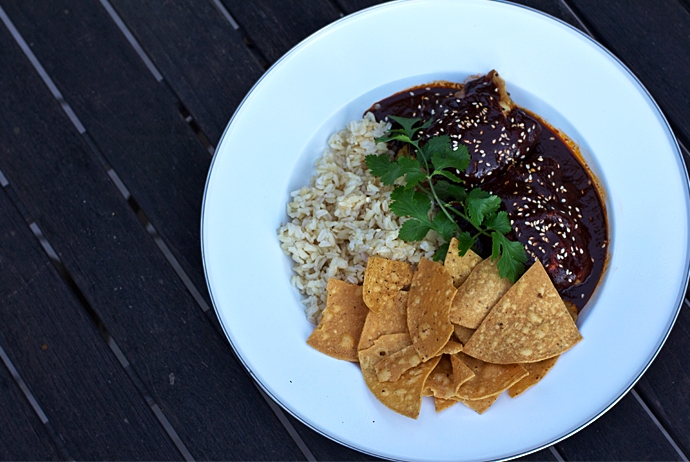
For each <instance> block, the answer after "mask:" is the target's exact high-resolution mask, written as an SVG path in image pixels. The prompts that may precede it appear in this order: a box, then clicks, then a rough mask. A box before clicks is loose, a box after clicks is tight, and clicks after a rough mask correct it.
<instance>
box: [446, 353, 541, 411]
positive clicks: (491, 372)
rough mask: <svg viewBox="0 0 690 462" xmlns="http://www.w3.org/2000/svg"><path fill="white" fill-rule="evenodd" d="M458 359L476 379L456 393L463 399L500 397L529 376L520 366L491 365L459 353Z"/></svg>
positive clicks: (464, 384) (461, 386)
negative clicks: (500, 394) (503, 392)
mask: <svg viewBox="0 0 690 462" xmlns="http://www.w3.org/2000/svg"><path fill="white" fill-rule="evenodd" d="M456 357H457V358H458V359H459V360H461V361H462V362H463V363H465V365H466V366H467V367H469V368H470V369H471V370H472V372H474V377H472V378H471V379H469V380H468V381H466V382H465V383H463V384H462V385H460V388H458V390H457V392H456V393H455V396H456V397H458V398H461V399H468V400H475V399H482V398H488V397H490V396H494V395H498V394H499V393H501V392H502V391H505V390H507V389H508V388H509V387H510V386H511V385H513V384H515V383H517V382H518V381H519V380H520V379H521V378H523V377H524V376H526V375H527V371H526V370H525V368H524V367H522V366H521V365H519V364H491V363H486V362H484V361H481V360H479V359H475V358H472V357H470V356H467V355H466V354H464V353H458V354H457V355H456Z"/></svg>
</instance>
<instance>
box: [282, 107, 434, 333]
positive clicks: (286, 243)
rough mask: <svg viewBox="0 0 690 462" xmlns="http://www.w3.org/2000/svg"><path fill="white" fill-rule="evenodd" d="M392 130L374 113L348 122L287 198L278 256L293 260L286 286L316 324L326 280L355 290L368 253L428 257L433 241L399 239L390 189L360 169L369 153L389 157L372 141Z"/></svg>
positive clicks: (429, 238) (400, 257)
mask: <svg viewBox="0 0 690 462" xmlns="http://www.w3.org/2000/svg"><path fill="white" fill-rule="evenodd" d="M388 129H389V126H388V125H387V124H386V123H384V122H376V120H375V119H374V117H373V115H371V114H367V115H366V116H365V117H364V118H363V119H361V120H356V121H353V122H350V123H349V124H347V127H346V128H345V129H344V130H341V131H339V132H337V133H335V134H333V135H332V136H331V137H330V139H329V140H328V146H327V148H326V150H325V152H324V154H323V156H322V157H320V158H319V159H318V160H317V161H316V163H315V169H316V174H315V175H313V176H312V177H311V179H310V182H309V186H305V187H303V188H300V189H298V190H296V191H293V192H292V193H291V196H292V201H291V202H289V203H288V205H287V213H288V216H289V217H290V219H291V221H290V222H288V223H286V224H284V225H282V226H281V227H280V228H279V229H278V239H279V240H280V243H281V244H280V246H281V248H282V249H283V251H284V252H285V253H286V254H287V255H289V256H290V257H291V258H292V259H293V261H294V262H295V263H294V265H293V270H294V275H293V276H292V279H291V283H292V284H293V285H294V286H295V287H296V288H297V289H298V290H299V291H300V293H301V294H302V295H304V296H305V297H306V298H305V299H304V300H303V303H304V305H305V307H306V308H305V310H306V316H307V319H308V320H309V321H311V322H312V323H317V322H318V321H319V319H320V317H321V312H322V311H323V308H324V307H325V306H326V285H327V283H328V279H330V278H337V279H340V280H343V281H347V282H350V283H353V284H359V283H361V282H362V280H363V277H364V269H365V267H366V263H367V259H368V258H369V256H370V255H378V256H381V257H385V258H390V259H393V260H402V261H408V262H411V263H417V262H419V260H420V258H421V257H422V256H424V257H427V258H431V257H432V256H433V254H434V252H435V250H436V248H437V236H436V235H435V234H433V232H430V233H429V235H428V236H427V238H426V239H425V240H424V241H422V242H415V243H406V242H403V241H402V240H400V239H398V230H399V228H400V226H401V224H402V222H403V221H404V220H403V219H401V218H399V217H397V216H396V215H394V214H393V213H392V212H390V211H389V209H388V204H389V201H390V192H391V190H392V188H390V187H388V186H385V185H382V184H381V182H380V181H379V180H378V179H377V178H375V177H373V176H372V175H371V174H370V172H369V169H368V168H367V166H366V164H365V160H364V159H365V157H366V156H367V155H369V154H382V153H389V154H392V153H390V151H389V150H388V148H387V146H386V144H385V143H376V141H375V140H374V138H376V137H379V136H382V135H383V134H384V133H385V132H386V131H387V130H388Z"/></svg>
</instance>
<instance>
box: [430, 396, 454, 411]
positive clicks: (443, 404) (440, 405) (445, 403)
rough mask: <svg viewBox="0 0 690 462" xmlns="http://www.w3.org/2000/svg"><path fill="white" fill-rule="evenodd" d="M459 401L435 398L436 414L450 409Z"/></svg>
mask: <svg viewBox="0 0 690 462" xmlns="http://www.w3.org/2000/svg"><path fill="white" fill-rule="evenodd" d="M458 402H459V401H457V400H455V399H443V398H437V397H435V396H434V407H435V408H436V412H441V411H443V410H445V409H448V408H449V407H451V406H453V405H454V404H458Z"/></svg>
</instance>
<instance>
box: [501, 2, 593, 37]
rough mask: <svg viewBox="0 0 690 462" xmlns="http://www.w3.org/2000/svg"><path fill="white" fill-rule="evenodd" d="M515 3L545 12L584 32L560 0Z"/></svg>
mask: <svg viewBox="0 0 690 462" xmlns="http://www.w3.org/2000/svg"><path fill="white" fill-rule="evenodd" d="M515 3H519V4H521V5H524V6H528V7H530V8H533V9H535V10H537V11H541V12H542V13H546V14H548V15H550V16H553V17H554V18H556V19H560V20H561V21H564V22H566V23H568V24H570V25H571V26H573V27H575V28H576V29H580V30H582V31H583V32H584V30H583V28H582V25H581V24H580V22H579V21H578V20H577V18H576V17H575V16H574V15H573V13H572V11H570V9H569V8H568V6H567V5H566V4H565V3H563V2H562V1H561V0H518V1H516V2H515Z"/></svg>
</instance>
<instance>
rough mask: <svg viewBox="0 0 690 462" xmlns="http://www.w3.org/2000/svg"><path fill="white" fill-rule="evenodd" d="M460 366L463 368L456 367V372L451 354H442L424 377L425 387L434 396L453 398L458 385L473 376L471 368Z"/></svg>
mask: <svg viewBox="0 0 690 462" xmlns="http://www.w3.org/2000/svg"><path fill="white" fill-rule="evenodd" d="M462 366H463V367H464V370H462V369H458V372H457V373H456V367H455V364H454V363H453V360H452V356H449V355H442V356H441V360H440V361H439V362H438V364H437V365H436V367H435V368H434V370H433V371H431V374H430V375H429V378H428V379H426V385H425V387H426V388H428V389H429V390H431V392H432V393H433V395H434V397H435V398H442V399H451V398H453V397H454V396H455V393H456V391H457V389H458V388H459V387H460V385H462V384H463V383H464V382H466V381H468V380H469V379H471V378H472V377H474V373H473V372H472V370H471V369H469V368H468V367H467V366H465V365H464V364H462Z"/></svg>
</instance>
